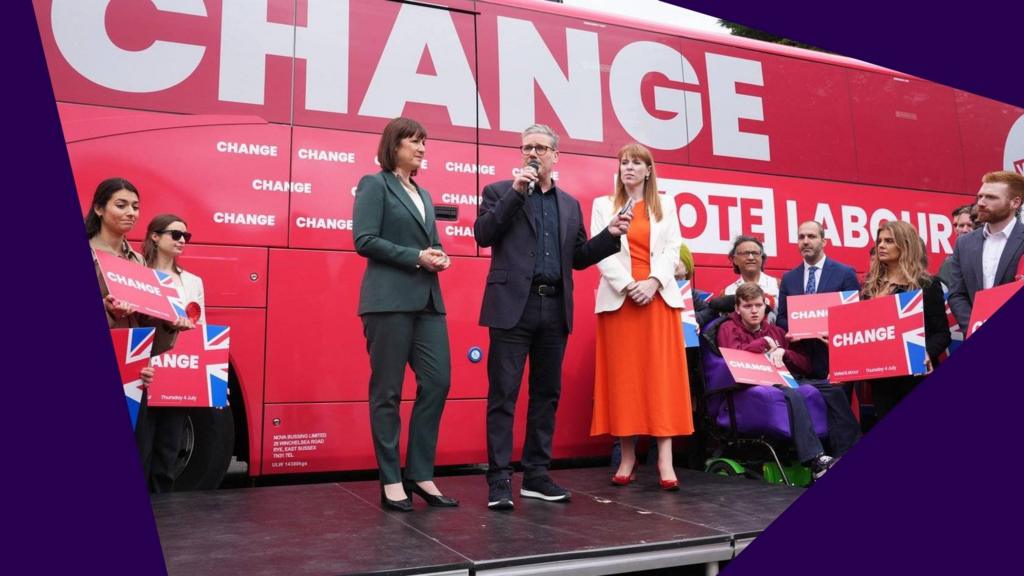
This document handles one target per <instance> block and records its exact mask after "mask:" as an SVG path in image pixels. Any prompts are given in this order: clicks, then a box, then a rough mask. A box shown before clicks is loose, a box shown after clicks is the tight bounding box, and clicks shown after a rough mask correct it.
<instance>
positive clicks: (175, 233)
mask: <svg viewBox="0 0 1024 576" xmlns="http://www.w3.org/2000/svg"><path fill="white" fill-rule="evenodd" d="M157 234H170V235H171V238H172V239H173V240H174V241H175V242H178V241H180V240H181V239H182V238H184V239H185V242H186V243H188V242H191V241H192V233H191V232H183V231H181V230H160V231H159V232H157Z"/></svg>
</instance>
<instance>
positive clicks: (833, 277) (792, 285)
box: [775, 220, 860, 379]
mask: <svg viewBox="0 0 1024 576" xmlns="http://www.w3.org/2000/svg"><path fill="white" fill-rule="evenodd" d="M797 243H798V246H799V247H800V255H801V256H803V262H801V263H800V265H799V266H797V267H796V268H793V269H792V270H790V271H789V272H786V273H785V274H784V275H783V276H782V283H781V286H780V287H779V314H778V317H777V319H776V320H775V323H776V324H778V325H779V326H780V327H781V328H782V329H783V330H786V331H789V316H788V309H787V303H786V298H787V297H788V296H797V295H803V294H815V293H818V292H842V291H847V290H856V291H858V292H859V291H860V282H859V281H858V280H857V273H856V272H855V271H854V269H853V268H851V267H849V266H847V265H846V264H843V263H841V262H837V261H836V260H833V259H831V258H826V257H825V244H827V243H828V240H827V239H826V238H825V228H824V227H823V226H822V225H821V224H820V223H819V222H815V221H814V220H809V221H807V222H804V223H802V224H800V227H799V228H797ZM804 351H805V352H806V353H807V355H808V356H810V358H811V367H812V371H811V373H810V374H809V375H808V376H810V377H812V378H815V379H825V378H828V346H827V345H826V344H825V343H824V342H822V341H820V340H815V339H812V340H807V341H805V343H804Z"/></svg>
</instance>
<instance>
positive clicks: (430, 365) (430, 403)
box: [352, 118, 458, 512]
mask: <svg viewBox="0 0 1024 576" xmlns="http://www.w3.org/2000/svg"><path fill="white" fill-rule="evenodd" d="M426 140H427V132H426V130H424V129H423V126H421V125H420V124H419V123H418V122H416V121H415V120H410V119H408V118H395V119H394V120H392V121H391V122H389V123H388V125H387V126H386V127H385V128H384V132H383V133H382V134H381V138H380V145H379V147H378V149H377V159H378V162H379V163H380V167H381V171H380V172H378V173H376V174H369V175H366V176H363V178H362V179H361V180H360V181H359V186H358V188H356V204H355V214H354V216H353V226H352V227H353V234H354V236H355V244H356V252H358V253H359V255H360V256H363V257H365V258H366V259H367V263H366V273H365V274H364V275H363V284H362V288H361V291H360V293H359V315H360V317H362V320H363V334H364V335H365V336H366V349H367V351H368V352H369V353H370V369H371V374H370V426H371V428H372V432H373V448H374V451H375V452H376V454H377V467H378V468H379V469H380V479H381V485H382V488H381V494H380V499H381V505H382V506H384V507H385V508H386V509H390V510H398V511H402V512H409V511H412V498H411V496H410V495H409V494H408V492H413V493H415V494H417V495H419V496H421V497H422V498H423V499H424V500H426V502H427V503H428V504H430V505H431V506H458V501H457V500H455V499H453V498H448V497H446V496H443V495H442V494H441V492H440V491H439V490H438V489H437V486H435V485H434V482H433V477H434V454H435V451H436V447H437V430H438V426H439V425H440V423H441V412H442V411H443V410H444V403H445V399H446V398H447V397H448V387H449V385H450V383H451V357H450V354H449V347H448V324H447V322H446V320H445V308H444V301H443V300H442V299H441V286H440V284H439V283H438V279H437V274H438V272H442V271H444V270H447V269H448V267H449V266H450V265H451V260H449V258H448V255H447V254H445V253H444V252H443V251H442V250H441V242H440V240H439V239H438V235H437V226H436V225H435V222H434V205H433V203H432V202H431V200H430V194H429V193H428V192H427V191H426V190H424V189H422V188H420V187H419V186H417V185H416V182H415V181H413V179H412V177H413V176H415V175H416V171H417V170H418V169H419V167H420V164H421V163H422V162H423V154H424V152H425V150H426V147H425V144H426ZM407 364H408V365H409V366H410V367H411V368H412V371H413V372H414V373H415V374H416V403H415V404H414V405H413V409H412V418H411V419H410V421H409V445H408V453H407V458H406V468H405V477H404V479H403V477H402V470H401V465H400V462H401V459H400V455H399V445H398V444H399V435H400V432H401V428H402V426H401V420H400V418H399V402H400V400H401V394H402V380H403V379H404V376H405V366H406V365H407Z"/></svg>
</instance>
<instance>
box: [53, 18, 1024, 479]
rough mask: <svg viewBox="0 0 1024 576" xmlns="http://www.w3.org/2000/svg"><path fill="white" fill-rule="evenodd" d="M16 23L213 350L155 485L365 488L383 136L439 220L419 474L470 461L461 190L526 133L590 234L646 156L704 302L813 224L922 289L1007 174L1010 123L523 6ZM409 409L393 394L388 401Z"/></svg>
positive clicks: (589, 450)
mask: <svg viewBox="0 0 1024 576" xmlns="http://www.w3.org/2000/svg"><path fill="white" fill-rule="evenodd" d="M34 4H35V11H36V18H37V20H38V25H39V31H40V35H41V37H42V42H43V47H44V50H45V53H46V60H47V63H48V66H49V71H50V76H51V79H52V82H53V89H54V93H55V96H56V99H57V109H58V112H59V115H60V120H61V125H62V127H63V130H64V137H65V140H66V142H67V148H68V154H69V156H70V159H71V165H72V168H73V171H74V178H75V184H76V186H77V190H78V194H79V199H80V200H81V201H82V203H83V205H87V204H88V202H89V200H90V199H91V195H92V192H93V190H94V189H95V186H96V184H97V183H98V182H99V181H101V180H102V179H104V178H106V177H109V176H114V175H118V176H124V177H126V178H128V179H130V180H131V181H132V182H134V183H135V184H136V185H137V186H138V187H139V189H140V191H141V196H142V207H143V213H142V222H146V221H147V220H148V218H149V217H151V216H153V215H155V214H158V213H160V212H174V213H176V214H178V215H180V216H182V217H184V218H185V219H186V220H187V221H188V223H189V226H190V228H191V230H192V231H193V232H194V233H195V238H196V244H195V245H193V246H190V248H189V250H188V251H187V258H186V259H185V261H184V266H185V267H186V268H187V269H189V270H191V271H193V272H196V273H198V274H199V275H201V276H202V277H203V278H204V280H205V284H206V298H207V303H208V305H209V307H210V309H209V311H208V316H209V321H210V322H211V323H215V324H227V325H230V326H231V327H232V343H231V359H230V366H231V384H232V385H231V399H232V402H231V410H230V411H222V412H218V411H212V410H207V411H196V412H194V413H193V415H192V418H191V419H190V427H189V430H190V433H189V434H188V442H187V445H186V446H185V449H186V455H187V468H186V469H185V471H184V473H183V474H182V476H181V478H180V480H179V486H182V485H184V486H185V487H215V486H216V485H217V484H218V483H219V481H220V479H221V478H222V476H223V474H224V470H225V468H226V466H227V463H228V460H229V459H230V457H231V454H232V452H234V453H235V454H237V455H238V457H239V459H241V460H244V461H247V462H248V463H249V473H250V474H251V475H252V476H265V475H277V474H288V473H310V472H326V471H342V470H360V469H372V468H375V466H376V464H375V460H374V456H373V447H372V442H371V440H370V424H369V409H368V407H367V388H368V386H367V382H368V380H369V366H368V357H367V354H366V352H365V342H364V340H363V335H362V327H361V323H360V321H359V318H358V316H357V315H356V305H357V301H358V291H359V280H360V278H361V275H362V272H363V269H364V266H365V262H364V259H363V258H361V257H359V256H358V255H357V254H356V253H355V252H354V249H353V238H352V233H351V228H352V207H353V194H354V187H355V185H356V183H357V181H358V178H359V177H360V176H361V175H363V174H366V173H370V172H374V171H376V170H377V169H378V168H377V165H376V164H375V158H374V153H375V150H376V144H377V141H378V134H379V132H380V130H381V129H382V127H383V126H384V124H385V123H386V122H387V121H388V120H389V119H390V118H392V117H395V116H399V115H406V116H410V117H413V118H416V119H417V120H419V121H420V122H422V123H423V124H424V125H425V126H426V128H427V130H428V131H429V134H430V141H429V144H428V152H427V161H426V162H425V163H424V166H423V168H422V169H421V171H420V176H419V178H418V180H419V182H420V183H421V184H422V185H423V186H424V187H426V188H427V189H428V190H430V192H431V193H432V195H433V199H434V202H435V203H436V204H450V205H456V206H458V209H459V210H458V217H457V220H455V221H451V222H439V223H438V228H439V232H440V234H441V237H442V242H443V243H444V247H445V249H446V251H447V252H449V254H451V255H452V260H453V265H452V268H451V270H450V271H448V272H446V273H444V274H442V275H441V282H442V286H443V290H444V297H445V301H446V304H447V306H448V311H449V317H448V321H449V329H450V333H451V342H452V356H453V358H452V364H453V381H452V388H451V395H450V399H449V402H448V404H447V407H446V409H445V413H444V418H443V420H442V423H441V433H440V440H439V443H438V446H439V453H438V459H437V460H438V464H439V465H448V464H465V463H478V462H485V461H486V454H485V434H484V418H485V402H486V391H487V376H486V370H485V367H486V354H487V345H488V340H487V331H486V330H485V329H484V328H482V327H480V326H478V325H477V318H478V314H479V309H480V301H481V297H482V293H483V289H484V284H485V276H486V272H487V268H488V256H489V253H488V250H485V249H480V248H478V247H477V245H476V243H475V241H474V239H473V222H474V219H475V217H476V211H477V205H478V202H479V199H480V197H479V191H480V190H481V188H482V186H483V185H485V184H487V183H489V182H492V181H495V180H499V179H504V178H510V177H512V174H513V170H515V169H516V168H517V167H518V166H520V162H521V157H520V154H519V152H518V150H517V146H518V145H519V132H520V131H521V130H522V129H523V128H525V127H526V126H528V125H529V124H532V123H534V122H538V123H544V124H548V125H550V126H551V127H552V128H554V130H555V131H556V132H558V133H559V134H560V135H561V136H562V141H561V145H560V149H561V157H560V162H559V163H558V164H557V166H556V170H557V177H558V179H559V181H560V182H561V183H562V184H563V185H564V186H565V188H566V189H567V190H569V191H570V192H572V193H573V194H574V195H575V196H576V197H577V198H579V200H580V201H581V203H582V204H583V210H584V214H585V217H587V218H589V210H590V204H591V202H592V200H593V199H594V198H596V197H598V196H600V195H603V194H608V193H610V191H611V190H612V187H613V182H614V174H615V172H616V167H617V162H616V160H615V153H616V151H617V149H618V148H619V147H620V146H621V145H623V144H625V143H627V142H629V141H638V142H640V143H642V144H644V145H646V146H648V147H649V148H651V149H653V150H654V152H655V157H656V160H657V162H658V163H659V165H658V171H659V174H658V175H659V182H660V184H661V188H662V191H663V192H664V193H666V194H670V195H672V196H673V197H674V198H675V200H676V205H677V206H678V209H679V218H680V225H681V228H682V230H681V231H682V235H683V238H684V239H685V241H686V242H687V243H688V245H689V246H690V247H691V249H693V251H694V253H695V255H696V263H697V266H698V267H699V270H698V274H697V284H698V285H699V286H700V287H702V288H703V289H705V290H717V289H719V288H721V287H722V286H724V285H725V284H726V283H727V282H729V281H731V280H732V279H734V277H735V276H734V274H733V272H732V270H731V268H730V265H729V263H728V261H727V259H726V257H725V255H724V254H725V252H726V251H727V249H728V246H729V244H730V239H731V238H732V237H734V236H735V235H736V234H739V233H741V232H742V233H746V234H754V235H757V236H760V237H762V238H764V243H765V248H766V252H767V255H768V257H769V259H768V268H769V270H768V271H769V273H770V274H772V275H773V276H776V277H778V276H781V274H782V272H783V271H784V270H787V269H789V268H791V267H792V266H794V265H796V263H797V262H798V261H799V257H800V256H799V253H798V250H797V248H796V237H795V234H796V225H797V223H798V222H799V221H801V220H804V219H810V218H815V219H817V220H820V221H823V222H824V223H825V225H826V227H827V230H828V237H829V240H830V246H829V248H828V254H829V256H831V257H834V258H836V259H838V260H840V261H843V262H846V263H849V264H850V265H853V266H855V267H856V268H858V269H859V270H861V271H864V270H865V269H866V266H867V253H868V248H869V246H870V244H871V243H872V236H873V231H874V230H875V228H876V226H877V225H878V223H879V222H880V221H883V220H887V219H895V218H899V219H903V220H906V221H909V222H911V223H912V224H914V225H915V226H916V227H917V228H918V230H919V232H920V234H921V237H922V238H923V239H924V240H925V241H926V243H927V246H928V252H929V256H930V259H931V268H932V270H933V271H934V270H935V269H936V268H937V267H938V265H939V264H940V263H941V261H942V260H943V258H944V257H945V256H946V255H947V254H949V253H950V252H951V251H952V246H951V242H952V239H953V226H952V224H951V221H950V216H949V212H950V210H951V209H952V208H954V207H955V206H957V205H960V204H964V203H967V202H969V201H970V199H971V196H972V195H973V194H974V193H975V191H976V190H977V188H978V183H979V178H980V176H981V175H982V174H983V173H985V172H988V171H991V170H999V169H1004V168H1006V169H1014V168H1015V169H1017V170H1018V171H1020V170H1022V169H1024V160H1022V159H1024V110H1022V109H1020V108H1016V107H1013V106H1009V105H1004V104H1001V103H998V102H994V101H991V100H987V99H984V98H980V97H976V96H973V95H971V94H967V93H964V92H961V91H958V90H954V89H951V88H948V87H945V86H940V85H936V84H933V83H930V82H927V81H924V80H921V79H919V78H915V77H910V76H907V75H905V74H901V73H898V72H894V71H892V70H887V69H883V68H879V67H876V66H872V65H869V64H865V63H863V62H859V61H856V60H851V59H848V58H843V57H840V56H834V55H828V54H821V53H815V52H809V51H804V50H800V49H795V48H788V47H783V46H777V45H772V44H765V43H761V42H756V41H751V40H746V39H742V38H734V37H729V36H721V35H713V34H704V33H698V32H693V31H689V30H686V29H683V28H676V27H672V26H668V25H662V24H655V23H649V22H640V21H636V20H630V19H624V18H617V17H611V16H608V15H604V14H598V13H594V12H589V11H585V10H581V9H575V8H569V7H565V6H562V5H558V4H551V3H547V2H539V1H527V0H482V1H476V2H473V1H469V0H440V1H438V2H431V3H429V4H424V3H415V2H399V1H383V0H298V1H295V0H222V1H219V2H218V1H215V0H207V1H205V2H204V1H202V0H173V1H172V0H162V1H159V2H156V1H141V0H140V1H129V0H90V1H82V0H36V1H35V3H34ZM143 231H144V226H141V225H140V226H137V227H136V230H135V232H134V233H133V235H132V238H133V240H141V238H142V234H143ZM576 285H577V287H578V289H577V290H576V299H577V304H576V318H575V324H576V330H575V333H574V334H573V336H572V337H571V338H570V339H569V345H568V350H567V354H566V360H565V377H564V389H563V396H562V400H561V403H560V409H559V412H560V414H559V420H558V428H557V433H556V436H555V443H554V456H555V457H556V458H566V457H586V456H598V455H604V454H607V453H608V451H609V447H610V441H609V439H608V438H600V437H599V438H591V437H590V436H589V426H590V412H591V397H592V394H591V389H592V382H593V370H594V368H593V366H594V359H593V349H594V326H595V319H594V313H593V305H594V290H593V289H592V287H593V288H596V286H597V272H596V270H594V269H590V270H587V271H584V272H582V273H579V274H578V276H577V283H576ZM624 344H625V345H632V344H634V343H624ZM635 344H637V345H642V343H635ZM477 348H478V349H479V351H480V352H482V353H483V354H482V355H483V357H484V360H483V361H478V356H477V355H475V354H473V352H474V351H475V349H477ZM525 388H526V387H525V386H524V393H525ZM414 389H415V386H414V382H413V380H412V378H411V375H410V377H409V378H408V379H407V381H406V388H405V391H404V394H403V398H405V399H411V398H412V396H413V393H414ZM403 408H404V409H405V410H404V411H403V414H404V415H405V416H406V417H408V409H409V406H408V405H405V406H403ZM525 408H526V403H525V402H520V403H519V405H518V408H517V410H518V413H517V420H516V435H515V442H516V450H517V451H518V450H519V449H520V448H521V445H522V440H523V429H524V426H525ZM232 438H233V444H232ZM232 445H233V450H232ZM517 453H518V452H517Z"/></svg>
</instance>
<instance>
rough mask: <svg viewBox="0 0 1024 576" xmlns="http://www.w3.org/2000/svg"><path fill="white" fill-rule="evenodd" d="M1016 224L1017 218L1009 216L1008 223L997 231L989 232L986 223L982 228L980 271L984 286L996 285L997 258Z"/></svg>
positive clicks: (986, 287)
mask: <svg viewBox="0 0 1024 576" xmlns="http://www.w3.org/2000/svg"><path fill="white" fill-rule="evenodd" d="M1016 225H1017V218H1016V217H1013V218H1010V223H1009V224H1007V225H1006V227H1005V228H1003V229H1002V230H1000V231H999V232H995V233H993V232H991V231H990V230H989V227H988V224H985V227H984V228H982V234H984V235H985V244H984V245H983V247H982V249H981V273H982V277H983V278H984V286H983V287H984V288H985V290H988V289H989V288H991V287H993V286H995V285H996V270H998V269H999V259H1000V258H1002V256H1003V249H1004V248H1006V241H1007V240H1009V239H1010V233H1012V232H1013V227H1014V226H1016Z"/></svg>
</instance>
